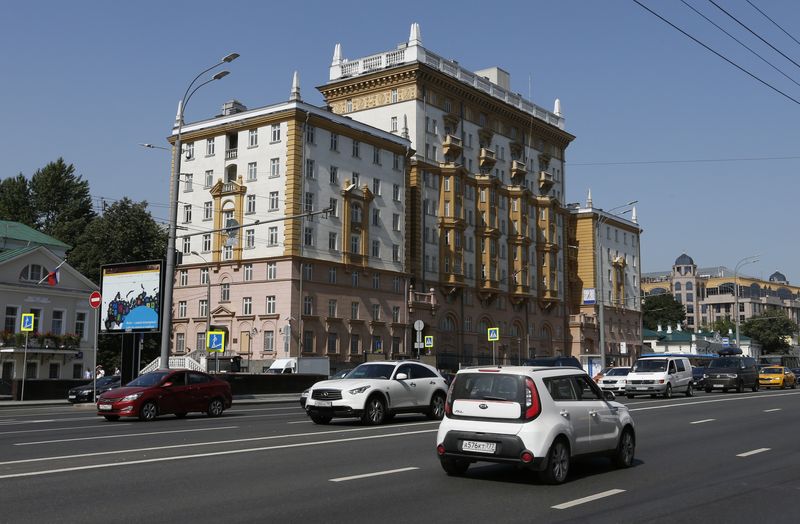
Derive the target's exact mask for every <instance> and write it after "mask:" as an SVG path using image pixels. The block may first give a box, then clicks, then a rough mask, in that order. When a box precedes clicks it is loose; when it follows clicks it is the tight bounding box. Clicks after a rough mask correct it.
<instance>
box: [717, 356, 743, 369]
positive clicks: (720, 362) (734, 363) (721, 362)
mask: <svg viewBox="0 0 800 524" xmlns="http://www.w3.org/2000/svg"><path fill="white" fill-rule="evenodd" d="M742 362H744V360H742V359H740V358H715V359H714V360H712V361H711V363H710V364H709V365H708V367H710V368H738V367H739V365H740V364H741V363H742Z"/></svg>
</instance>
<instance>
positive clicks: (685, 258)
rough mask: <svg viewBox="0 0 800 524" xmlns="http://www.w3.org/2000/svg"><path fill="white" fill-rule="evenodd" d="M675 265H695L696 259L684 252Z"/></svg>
mask: <svg viewBox="0 0 800 524" xmlns="http://www.w3.org/2000/svg"><path fill="white" fill-rule="evenodd" d="M675 265H676V266H693V265H694V260H692V257H690V256H689V255H687V254H686V253H684V254H682V255H681V256H679V257H678V258H676V259H675Z"/></svg>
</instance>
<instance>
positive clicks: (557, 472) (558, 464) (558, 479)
mask: <svg viewBox="0 0 800 524" xmlns="http://www.w3.org/2000/svg"><path fill="white" fill-rule="evenodd" d="M568 473H569V448H568V447H567V445H566V444H565V443H564V440H563V439H558V440H556V441H555V442H553V445H552V446H550V451H549V452H548V453H547V465H546V466H545V468H544V470H542V471H541V473H540V477H541V479H542V481H543V482H546V483H547V484H561V483H562V482H564V481H565V480H567V474H568Z"/></svg>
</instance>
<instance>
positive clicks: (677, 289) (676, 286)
mask: <svg viewBox="0 0 800 524" xmlns="http://www.w3.org/2000/svg"><path fill="white" fill-rule="evenodd" d="M680 290H681V283H680V282H675V291H680Z"/></svg>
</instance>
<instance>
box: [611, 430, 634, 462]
mask: <svg viewBox="0 0 800 524" xmlns="http://www.w3.org/2000/svg"><path fill="white" fill-rule="evenodd" d="M635 451H636V439H635V438H634V436H633V431H631V430H630V429H628V428H626V429H625V430H623V431H622V435H620V436H619V444H618V445H617V449H616V451H615V452H614V455H613V457H612V458H611V461H612V462H613V463H614V465H615V466H616V467H618V468H629V467H631V466H632V465H633V455H634V452H635Z"/></svg>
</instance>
